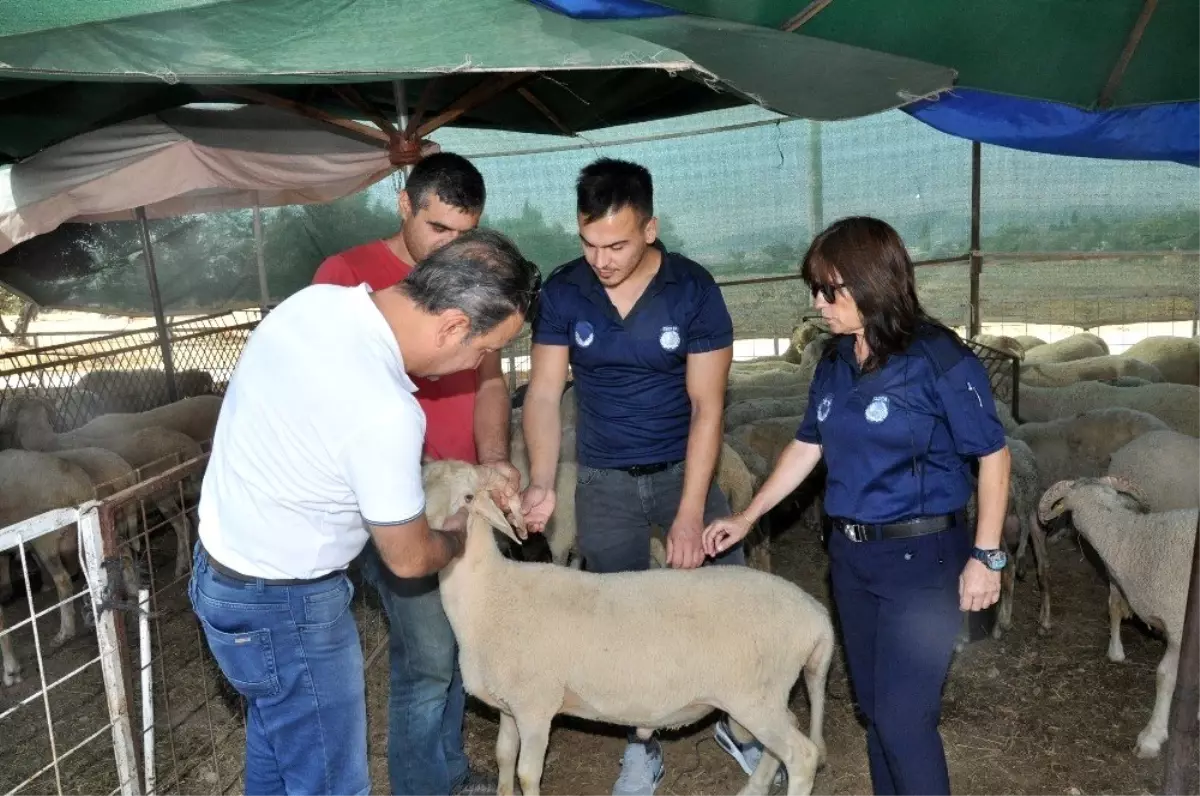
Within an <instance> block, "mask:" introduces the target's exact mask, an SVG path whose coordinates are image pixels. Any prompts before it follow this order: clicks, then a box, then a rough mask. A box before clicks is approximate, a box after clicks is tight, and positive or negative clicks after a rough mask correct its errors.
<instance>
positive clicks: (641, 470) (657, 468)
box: [613, 459, 683, 478]
mask: <svg viewBox="0 0 1200 796" xmlns="http://www.w3.org/2000/svg"><path fill="white" fill-rule="evenodd" d="M681 461H683V459H676V460H675V461H673V462H659V463H658V464H635V465H632V466H630V467H614V468H613V469H614V470H620V471H621V472H623V473H629V474H630V475H632V476H633V477H634V478H637V477H639V476H643V475H654V474H655V473H661V472H662V471H663V470H669V469H670V468H672V467H674V466H675V465H677V464H679V463H680V462H681Z"/></svg>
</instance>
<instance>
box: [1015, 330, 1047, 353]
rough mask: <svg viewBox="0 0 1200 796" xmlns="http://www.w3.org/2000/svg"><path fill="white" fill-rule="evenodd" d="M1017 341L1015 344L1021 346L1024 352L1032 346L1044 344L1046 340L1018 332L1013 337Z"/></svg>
mask: <svg viewBox="0 0 1200 796" xmlns="http://www.w3.org/2000/svg"><path fill="white" fill-rule="evenodd" d="M1013 339H1014V340H1016V341H1017V345H1019V346H1021V348H1023V349H1024V350H1025V351H1026V352H1028V351H1029V350H1030V349H1032V348H1037V347H1038V346H1040V345H1046V341H1045V340H1043V339H1042V338H1040V337H1034V336H1033V335H1028V334H1019V335H1017V336H1016V337H1014V338H1013Z"/></svg>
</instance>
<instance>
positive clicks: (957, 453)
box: [796, 325, 1005, 523]
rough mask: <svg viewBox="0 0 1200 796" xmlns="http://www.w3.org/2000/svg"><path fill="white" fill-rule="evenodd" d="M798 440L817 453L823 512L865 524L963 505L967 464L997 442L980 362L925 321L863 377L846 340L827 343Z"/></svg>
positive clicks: (996, 421)
mask: <svg viewBox="0 0 1200 796" xmlns="http://www.w3.org/2000/svg"><path fill="white" fill-rule="evenodd" d="M946 365H948V367H946ZM796 439H798V440H801V441H802V442H810V443H814V444H818V445H821V447H822V455H823V456H824V459H825V465H826V468H827V470H828V475H827V477H826V490H825V510H826V512H827V513H828V514H829V515H830V516H831V517H840V518H843V519H848V520H856V521H858V522H863V523H887V522H898V521H901V520H906V519H911V518H914V517H920V516H926V515H931V514H948V513H950V512H953V511H957V510H959V509H961V508H963V507H964V506H966V504H967V501H968V500H970V498H971V494H972V492H973V491H974V489H975V477H974V475H973V474H972V471H971V461H972V459H974V458H976V457H980V456H986V455H987V454H989V453H994V452H996V451H998V450H1000V449H1001V448H1003V447H1004V445H1005V438H1004V426H1003V424H1002V423H1001V422H1000V418H999V417H998V416H997V414H996V404H995V402H994V400H993V399H992V391H991V386H990V384H989V382H988V374H987V371H986V370H985V369H984V367H983V364H982V363H981V362H980V361H979V359H978V358H977V357H976V356H975V354H974V353H973V352H972V351H971V350H970V349H969V348H968V347H967V346H966V345H964V344H963V343H962V342H961V341H960V340H958V339H957V338H955V337H954V336H953V335H951V334H950V333H948V332H947V331H945V330H943V329H939V328H938V327H936V326H932V325H924V326H922V328H921V330H920V331H919V332H918V334H917V336H916V338H915V339H914V340H913V343H912V344H911V345H910V346H909V348H908V350H907V351H905V352H904V353H902V354H897V355H894V356H891V357H889V358H888V360H887V362H886V363H885V364H884V366H883V367H882V368H880V369H879V370H877V371H876V372H874V373H870V374H866V375H863V374H861V373H860V370H859V366H858V363H857V362H856V361H855V357H854V336H853V335H844V336H839V337H837V338H835V339H834V340H833V341H832V342H831V343H830V348H828V349H827V350H826V355H825V356H823V357H822V358H821V361H820V363H819V364H818V365H817V368H816V371H815V373H814V374H813V380H812V385H811V387H810V388H809V397H808V409H807V411H806V412H805V414H804V419H803V421H802V422H801V424H800V428H799V430H797V432H796Z"/></svg>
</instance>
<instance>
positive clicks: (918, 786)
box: [829, 527, 974, 796]
mask: <svg viewBox="0 0 1200 796" xmlns="http://www.w3.org/2000/svg"><path fill="white" fill-rule="evenodd" d="M829 534H830V538H829V556H830V575H831V580H832V585H833V599H834V604H835V605H836V607H837V613H838V619H839V620H840V623H841V627H842V634H843V641H844V643H845V650H846V660H847V663H848V664H849V667H850V680H851V683H852V685H853V688H854V695H855V698H856V700H857V702H858V706H859V709H860V710H861V711H862V713H863V715H864V716H865V717H866V720H867V754H868V757H869V759H870V763H871V783H872V785H873V787H874V791H875V793H876V794H930V795H931V796H935V795H936V794H949V793H950V778H949V775H948V773H947V770H946V753H945V750H944V749H943V747H942V737H941V734H940V733H939V732H938V722H939V721H940V719H941V708H942V686H943V685H944V683H945V681H946V675H947V673H948V672H949V669H950V659H951V657H952V655H953V653H954V641H955V638H956V636H957V635H958V631H959V629H960V628H961V627H962V613H961V611H960V610H959V596H958V578H959V575H961V574H962V570H963V567H964V566H966V563H967V559H968V558H969V556H970V552H971V547H972V545H973V544H974V540H973V538H972V535H971V534H970V533H969V532H968V530H967V528H965V527H955V528H950V529H947V530H945V531H940V532H938V533H931V534H926V535H924V536H916V537H913V538H909V539H882V540H879V541H871V542H853V541H851V540H850V539H848V538H847V537H846V536H845V534H843V533H842V532H840V531H837V530H830V531H829Z"/></svg>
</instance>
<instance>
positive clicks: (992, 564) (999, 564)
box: [978, 550, 1008, 570]
mask: <svg viewBox="0 0 1200 796" xmlns="http://www.w3.org/2000/svg"><path fill="white" fill-rule="evenodd" d="M978 558H979V560H980V561H982V562H983V563H984V564H986V565H987V567H988V569H991V570H1000V569H1004V565H1005V564H1006V563H1008V556H1007V555H1005V554H1004V551H1003V550H986V551H985V550H980V551H979V555H978Z"/></svg>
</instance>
